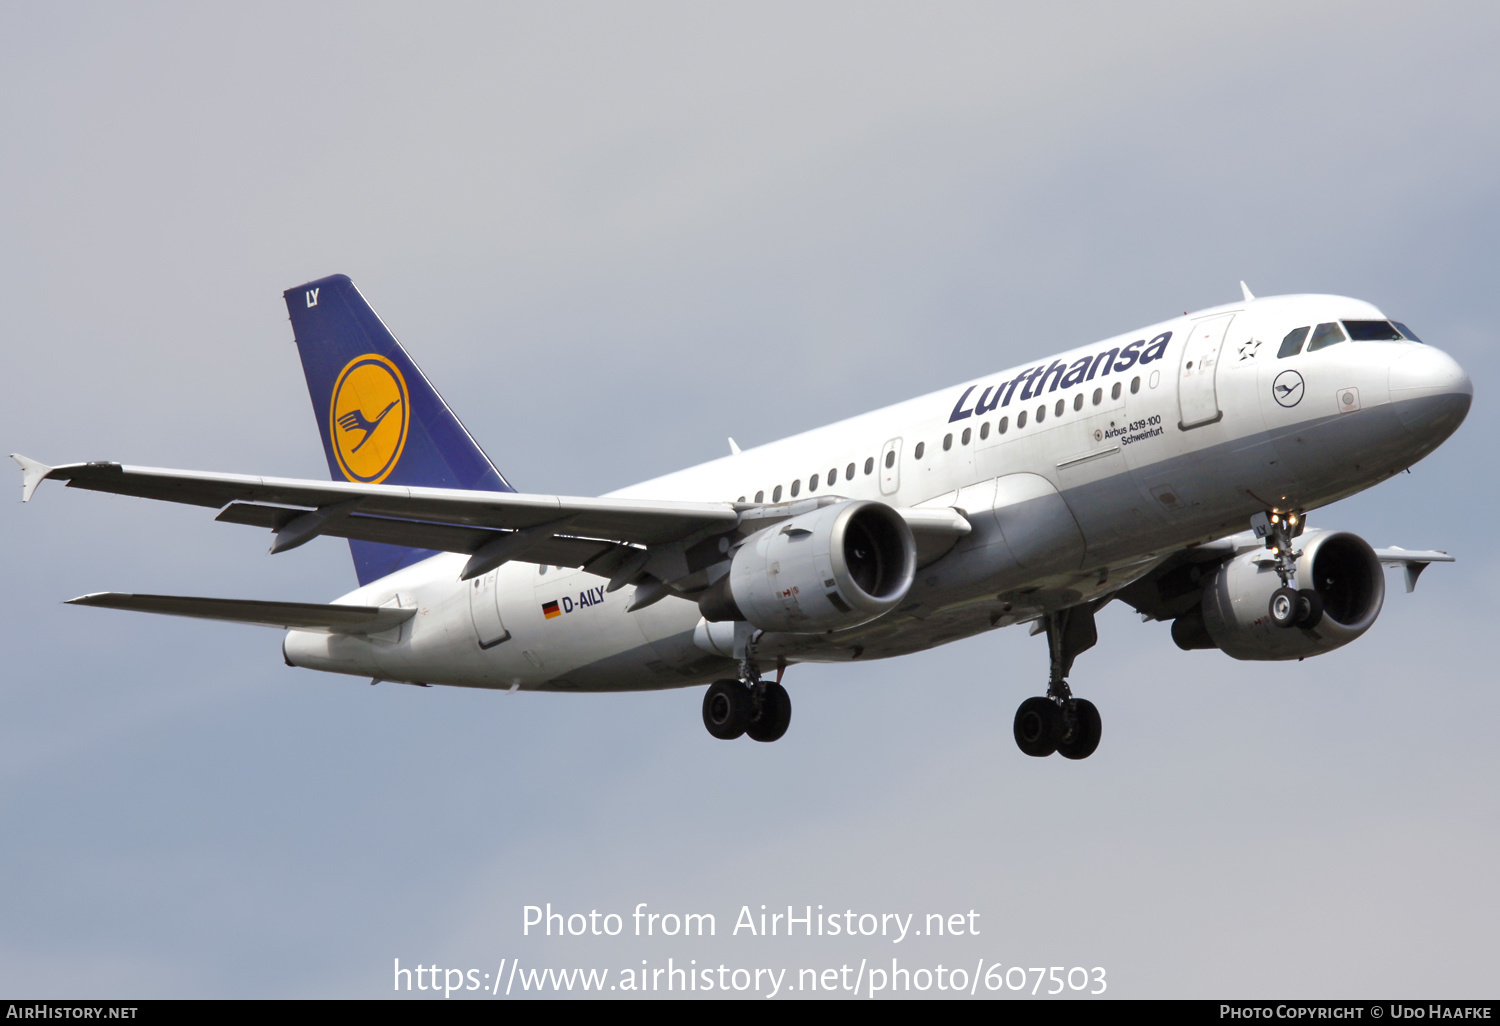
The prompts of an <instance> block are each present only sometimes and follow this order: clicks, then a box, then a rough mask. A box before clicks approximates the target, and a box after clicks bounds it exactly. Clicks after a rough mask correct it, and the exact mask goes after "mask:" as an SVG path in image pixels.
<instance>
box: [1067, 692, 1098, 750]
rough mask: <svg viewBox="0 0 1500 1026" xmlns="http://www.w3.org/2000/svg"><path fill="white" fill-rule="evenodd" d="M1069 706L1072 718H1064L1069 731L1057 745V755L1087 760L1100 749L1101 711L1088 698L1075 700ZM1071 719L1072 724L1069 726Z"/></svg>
mask: <svg viewBox="0 0 1500 1026" xmlns="http://www.w3.org/2000/svg"><path fill="white" fill-rule="evenodd" d="M1068 705H1069V706H1070V707H1071V708H1070V710H1069V711H1070V712H1071V713H1072V716H1071V717H1067V716H1064V721H1065V725H1066V726H1067V727H1068V728H1069V729H1067V731H1066V732H1065V735H1064V737H1063V739H1062V740H1061V741H1059V742H1058V743H1057V754H1058V755H1061V756H1062V757H1063V758H1064V759H1087V758H1088V757H1089V756H1091V755H1093V754H1094V749H1095V748H1098V747H1099V735H1100V733H1101V732H1102V730H1103V726H1102V724H1101V722H1100V720H1099V710H1098V709H1096V708H1094V703H1093V702H1090V701H1089V700H1088V699H1087V698H1075V699H1073V700H1072V701H1071V702H1069V703H1068ZM1070 718H1071V720H1072V722H1071V724H1067V723H1066V721H1067V720H1068V719H1070Z"/></svg>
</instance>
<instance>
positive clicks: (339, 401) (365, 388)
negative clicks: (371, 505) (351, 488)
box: [328, 353, 411, 484]
mask: <svg viewBox="0 0 1500 1026" xmlns="http://www.w3.org/2000/svg"><path fill="white" fill-rule="evenodd" d="M410 424H411V409H410V403H409V402H408V399H407V393H406V379H405V378H403V377H402V376H401V371H400V370H398V369H397V368H396V365H395V364H394V363H392V362H391V361H389V360H387V359H386V358H385V357H383V356H377V355H376V354H374V353H366V354H365V355H364V356H356V357H355V358H354V359H352V360H350V361H349V362H348V363H346V364H345V365H344V369H343V370H341V371H339V377H338V380H337V381H335V382H334V383H333V399H332V401H331V402H330V403H329V404H328V430H329V437H331V438H332V439H333V453H334V456H336V457H337V458H338V461H339V469H340V470H342V471H343V472H344V476H345V477H347V478H348V479H349V480H350V481H356V482H358V483H360V484H378V483H380V482H381V481H384V480H385V479H386V477H388V476H389V475H390V472H391V471H392V470H395V469H396V461H397V460H399V459H400V458H401V449H402V448H403V447H404V446H405V445H406V432H407V428H408V427H409V426H410Z"/></svg>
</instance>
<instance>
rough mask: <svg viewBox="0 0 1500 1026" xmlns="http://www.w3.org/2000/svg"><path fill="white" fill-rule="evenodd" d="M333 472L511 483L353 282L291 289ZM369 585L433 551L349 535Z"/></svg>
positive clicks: (348, 476) (455, 483) (359, 478)
mask: <svg viewBox="0 0 1500 1026" xmlns="http://www.w3.org/2000/svg"><path fill="white" fill-rule="evenodd" d="M283 295H284V297H285V299H286V308H287V313H288V314H290V315H291V319H292V331H293V333H294V334H295V336H296V339H297V351H298V352H299V353H300V354H301V356H302V370H303V372H304V373H305V374H306V375H307V389H308V392H309V393H310V394H311V396H312V404H313V414H314V416H316V418H317V421H318V431H319V433H320V434H321V435H322V436H323V451H324V452H325V453H326V454H327V456H328V472H329V474H330V475H332V477H333V480H335V481H356V482H361V483H365V484H396V485H412V486H416V487H428V488H467V489H473V490H481V491H491V492H513V491H515V489H514V488H512V487H511V486H510V483H509V482H508V481H506V480H505V478H504V477H503V476H502V475H501V474H500V472H499V471H498V470H496V469H495V465H494V464H493V463H491V462H490V458H489V457H488V456H486V455H485V454H484V450H483V449H481V448H480V447H479V443H478V442H476V441H474V438H473V436H472V435H470V434H469V432H468V429H466V428H465V427H464V426H463V424H462V423H460V422H459V419H458V417H457V416H455V415H454V413H453V411H452V410H451V409H450V408H449V407H448V404H447V403H446V402H444V401H443V397H442V396H440V395H438V393H437V389H435V388H433V387H432V383H431V382H429V381H428V380H427V377H426V375H424V374H423V373H422V371H421V370H420V369H419V368H418V367H417V365H416V364H415V363H413V362H412V359H411V357H410V356H408V355H406V350H405V349H403V348H401V343H399V342H397V341H396V336H394V335H392V334H391V332H390V329H389V328H387V327H386V326H385V324H384V323H383V322H382V321H381V320H380V318H379V317H378V316H377V315H376V313H375V311H374V310H373V309H371V307H370V304H369V303H367V302H365V297H364V296H362V295H360V294H359V290H358V289H357V288H355V287H354V282H352V281H350V280H349V279H348V277H346V276H345V275H342V274H335V275H332V276H330V277H327V278H320V279H318V280H317V281H310V282H308V283H307V284H306V285H299V286H297V287H296V288H294V289H288V290H287V291H286V292H285V293H283ZM349 548H350V551H351V552H352V553H353V555H354V571H355V574H356V575H357V576H358V577H359V583H360V584H361V585H364V584H368V583H370V582H371V581H374V580H377V579H379V578H381V577H384V576H385V575H386V574H389V573H393V572H395V571H396V570H399V569H401V568H402V567H406V566H410V565H412V564H413V563H416V562H419V561H421V560H423V559H426V558H427V557H428V556H431V555H433V552H432V551H431V550H429V549H413V548H407V547H404V546H399V545H383V544H379V543H377V542H367V541H352V540H351V541H350V542H349Z"/></svg>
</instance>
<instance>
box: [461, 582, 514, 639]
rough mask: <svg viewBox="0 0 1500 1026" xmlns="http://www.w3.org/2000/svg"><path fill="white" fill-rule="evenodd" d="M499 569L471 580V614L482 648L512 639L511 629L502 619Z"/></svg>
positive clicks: (475, 632)
mask: <svg viewBox="0 0 1500 1026" xmlns="http://www.w3.org/2000/svg"><path fill="white" fill-rule="evenodd" d="M499 579H500V571H499V570H491V571H490V572H489V573H487V574H484V575H483V576H481V577H476V578H474V579H473V580H472V581H470V582H469V616H470V617H472V618H473V620H474V634H475V635H476V636H477V637H478V638H479V647H480V648H494V647H495V646H496V645H498V644H500V643H501V642H502V641H509V640H510V631H508V630H506V629H505V624H504V623H503V622H501V620H500V602H499V589H498V588H497V587H496V582H497V581H498V580H499Z"/></svg>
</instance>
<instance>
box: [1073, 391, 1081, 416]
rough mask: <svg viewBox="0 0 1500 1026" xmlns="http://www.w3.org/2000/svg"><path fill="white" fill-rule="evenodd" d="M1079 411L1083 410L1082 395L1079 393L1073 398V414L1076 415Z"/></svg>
mask: <svg viewBox="0 0 1500 1026" xmlns="http://www.w3.org/2000/svg"><path fill="white" fill-rule="evenodd" d="M1081 409H1083V393H1082V392H1079V393H1078V394H1077V395H1075V396H1074V397H1073V412H1075V413H1076V412H1078V411H1079V410H1081Z"/></svg>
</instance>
